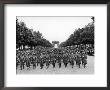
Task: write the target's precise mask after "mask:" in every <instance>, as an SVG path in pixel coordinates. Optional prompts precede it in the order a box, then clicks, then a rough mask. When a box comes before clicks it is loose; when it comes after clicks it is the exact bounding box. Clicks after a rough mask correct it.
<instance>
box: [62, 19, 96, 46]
mask: <svg viewBox="0 0 110 90" xmlns="http://www.w3.org/2000/svg"><path fill="white" fill-rule="evenodd" d="M91 19H92V20H93V21H92V22H91V23H89V24H88V25H86V26H85V27H84V28H79V29H76V30H75V31H74V33H73V34H71V35H70V37H69V38H68V39H67V40H66V41H65V42H62V43H61V44H60V46H61V47H66V46H72V45H78V44H94V17H92V18H91Z"/></svg>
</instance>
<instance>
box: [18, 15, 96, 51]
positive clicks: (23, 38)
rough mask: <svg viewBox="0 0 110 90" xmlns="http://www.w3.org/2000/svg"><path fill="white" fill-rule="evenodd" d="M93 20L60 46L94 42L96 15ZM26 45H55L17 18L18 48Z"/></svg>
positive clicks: (31, 46) (32, 46)
mask: <svg viewBox="0 0 110 90" xmlns="http://www.w3.org/2000/svg"><path fill="white" fill-rule="evenodd" d="M91 19H92V20H93V21H92V22H91V23H89V24H88V25H86V26H85V27H84V28H79V29H76V30H75V31H74V33H73V34H71V35H70V37H69V38H68V39H67V40H66V41H65V42H62V43H61V44H60V45H59V46H60V47H66V46H72V45H76V44H77V45H78V44H94V17H92V18H91ZM25 46H27V47H30V48H34V47H36V46H43V47H53V45H52V44H51V43H50V42H49V41H48V40H46V39H45V38H43V36H42V33H40V32H39V31H37V32H36V31H33V30H32V29H29V28H27V27H26V24H25V23H24V22H19V21H18V19H16V48H18V49H20V48H22V49H24V48H25Z"/></svg>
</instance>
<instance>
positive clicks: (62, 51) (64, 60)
mask: <svg viewBox="0 0 110 90" xmlns="http://www.w3.org/2000/svg"><path fill="white" fill-rule="evenodd" d="M90 53H92V54H93V53H94V49H93V48H90V49H88V48H87V46H68V47H60V48H45V47H42V48H40V47H37V48H36V49H33V50H17V51H16V69H17V68H19V67H20V69H21V70H22V69H24V68H27V69H29V68H30V67H33V69H35V68H36V67H37V66H40V68H41V69H42V68H43V67H44V66H46V68H47V69H48V68H49V66H50V65H52V66H53V68H55V67H56V64H58V66H59V68H61V66H62V65H64V66H65V68H66V67H67V66H68V65H71V67H72V68H73V67H74V65H77V66H78V67H79V68H80V65H82V66H83V67H84V68H85V67H86V64H87V55H88V54H90Z"/></svg>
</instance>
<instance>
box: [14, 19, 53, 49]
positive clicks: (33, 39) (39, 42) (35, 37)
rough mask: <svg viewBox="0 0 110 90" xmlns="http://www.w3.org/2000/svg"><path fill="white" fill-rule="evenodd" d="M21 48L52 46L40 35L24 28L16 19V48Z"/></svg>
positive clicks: (23, 24)
mask: <svg viewBox="0 0 110 90" xmlns="http://www.w3.org/2000/svg"><path fill="white" fill-rule="evenodd" d="M21 46H23V47H24V48H25V46H28V47H31V48H32V47H35V46H43V47H52V44H51V43H50V42H49V41H48V40H46V39H44V38H43V36H42V33H40V32H39V31H37V32H36V31H33V30H32V29H29V28H27V27H26V24H25V23H24V22H18V19H16V48H20V47H21Z"/></svg>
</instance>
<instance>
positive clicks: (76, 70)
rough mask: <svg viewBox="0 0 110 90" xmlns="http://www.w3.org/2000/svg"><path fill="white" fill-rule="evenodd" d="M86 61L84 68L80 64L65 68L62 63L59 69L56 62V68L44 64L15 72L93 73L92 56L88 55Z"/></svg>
mask: <svg viewBox="0 0 110 90" xmlns="http://www.w3.org/2000/svg"><path fill="white" fill-rule="evenodd" d="M87 62H88V64H87V65H86V68H84V67H83V66H82V65H81V68H78V66H76V65H74V68H71V65H68V66H67V68H65V67H64V65H63V64H62V67H61V68H60V69H59V68H58V65H57V64H56V68H53V67H52V65H51V66H50V67H49V68H48V69H46V66H44V68H43V69H40V67H37V68H36V69H34V70H33V69H32V67H31V68H30V69H29V70H27V69H26V68H25V69H24V70H20V69H18V70H17V74H94V56H88V57H87Z"/></svg>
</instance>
